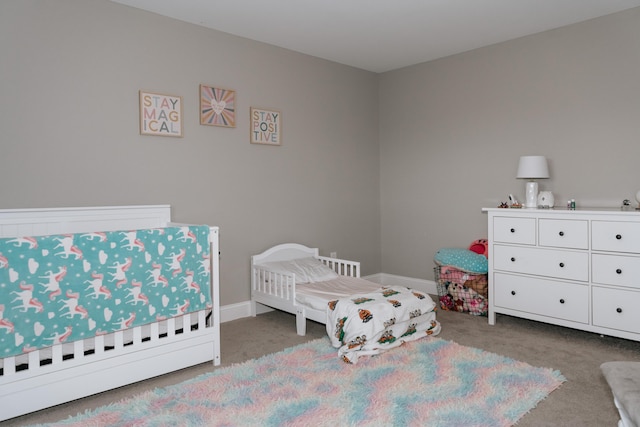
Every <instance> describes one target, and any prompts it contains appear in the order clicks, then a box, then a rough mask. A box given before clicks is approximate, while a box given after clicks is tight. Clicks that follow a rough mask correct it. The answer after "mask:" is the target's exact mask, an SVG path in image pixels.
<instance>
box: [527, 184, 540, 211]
mask: <svg viewBox="0 0 640 427" xmlns="http://www.w3.org/2000/svg"><path fill="white" fill-rule="evenodd" d="M524 194H525V197H524V207H525V208H537V207H538V183H537V182H535V181H529V182H527V183H526V184H525V193H524Z"/></svg>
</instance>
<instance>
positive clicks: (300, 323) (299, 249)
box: [251, 243, 360, 335]
mask: <svg viewBox="0 0 640 427" xmlns="http://www.w3.org/2000/svg"><path fill="white" fill-rule="evenodd" d="M309 257H313V258H316V259H317V260H319V261H321V262H322V263H323V264H325V265H327V266H328V267H329V268H331V269H332V270H334V271H335V272H336V273H338V274H339V275H341V276H351V277H360V263H359V262H357V261H348V260H344V259H338V258H330V257H324V256H320V255H319V252H318V248H309V247H307V246H304V245H300V244H298V243H284V244H281V245H277V246H274V247H272V248H270V249H267V250H266V251H264V252H262V253H261V254H258V255H254V256H252V257H251V315H252V316H254V317H255V316H256V314H257V305H256V303H259V304H263V305H266V306H269V307H272V308H275V309H278V310H282V311H285V312H287V313H292V314H295V315H296V330H297V333H298V335H305V334H306V333H307V319H310V320H314V321H316V322H319V323H322V324H326V323H327V312H326V310H318V309H315V308H313V307H309V306H305V305H302V304H300V303H298V302H297V301H296V277H295V274H282V273H278V272H275V271H272V270H270V269H269V268H267V267H265V266H264V265H261V264H264V263H267V262H275V261H286V260H293V259H300V258H309Z"/></svg>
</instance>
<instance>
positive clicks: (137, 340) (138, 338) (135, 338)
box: [133, 326, 142, 345]
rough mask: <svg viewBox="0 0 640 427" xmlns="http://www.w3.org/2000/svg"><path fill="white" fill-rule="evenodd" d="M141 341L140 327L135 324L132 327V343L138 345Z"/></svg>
mask: <svg viewBox="0 0 640 427" xmlns="http://www.w3.org/2000/svg"><path fill="white" fill-rule="evenodd" d="M141 342H142V327H141V326H136V327H135V328H133V344H134V345H138V344H140V343H141Z"/></svg>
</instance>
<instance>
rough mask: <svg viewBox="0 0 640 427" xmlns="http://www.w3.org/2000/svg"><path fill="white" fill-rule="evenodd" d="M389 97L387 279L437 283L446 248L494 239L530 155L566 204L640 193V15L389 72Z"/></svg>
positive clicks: (385, 101)
mask: <svg viewBox="0 0 640 427" xmlns="http://www.w3.org/2000/svg"><path fill="white" fill-rule="evenodd" d="M379 99H380V107H379V116H380V157H381V168H380V171H381V206H382V208H381V218H382V223H381V224H382V227H381V229H382V271H384V272H385V273H391V274H400V275H405V276H409V277H415V278H421V279H432V278H433V273H432V270H431V269H432V267H433V262H432V260H433V255H434V253H435V252H436V251H437V249H438V248H440V247H452V246H453V247H466V246H468V245H469V243H470V242H471V241H473V240H474V239H476V238H482V237H486V233H487V226H486V215H485V214H482V213H481V208H482V207H485V206H489V207H495V206H497V205H498V203H499V202H500V201H506V200H507V195H508V194H509V193H514V194H515V195H516V196H517V197H518V198H519V199H520V200H522V199H523V198H524V182H522V181H521V180H518V179H516V178H515V176H516V169H517V163H518V158H519V156H522V155H532V154H533V155H537V154H539V155H545V156H547V158H548V160H549V167H550V174H551V178H550V179H548V180H542V182H540V187H541V189H546V190H551V191H553V192H554V195H555V198H556V200H557V201H558V202H557V204H558V205H561V206H562V205H563V204H565V205H566V200H567V199H568V198H575V199H576V202H577V204H578V206H582V207H585V206H611V207H618V206H620V204H621V202H622V200H623V199H625V198H629V199H631V200H634V196H635V193H636V192H637V191H638V190H640V167H639V164H640V8H635V9H631V10H629V11H626V12H621V13H618V14H614V15H609V16H606V17H602V18H598V19H595V20H592V21H587V22H583V23H579V24H576V25H572V26H567V27H563V28H560V29H557V30H553V31H548V32H544V33H540V34H537V35H533V36H528V37H524V38H521V39H517V40H512V41H509V42H506V43H501V44H498V45H494V46H490V47H486V48H482V49H477V50H474V51H470V52H467V53H464V54H460V55H455V56H451V57H448V58H444V59H441V60H436V61H431V62H428V63H425V64H420V65H416V66H412V67H408V68H405V69H401V70H396V71H392V72H388V73H385V74H382V75H380V83H379ZM634 205H636V203H635V200H634Z"/></svg>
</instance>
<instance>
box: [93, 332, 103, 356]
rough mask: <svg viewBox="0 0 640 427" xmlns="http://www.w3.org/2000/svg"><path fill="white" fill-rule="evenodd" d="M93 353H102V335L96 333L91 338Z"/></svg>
mask: <svg viewBox="0 0 640 427" xmlns="http://www.w3.org/2000/svg"><path fill="white" fill-rule="evenodd" d="M93 343H94V351H95V354H102V353H104V335H96V336H95V338H94V339H93Z"/></svg>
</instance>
